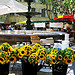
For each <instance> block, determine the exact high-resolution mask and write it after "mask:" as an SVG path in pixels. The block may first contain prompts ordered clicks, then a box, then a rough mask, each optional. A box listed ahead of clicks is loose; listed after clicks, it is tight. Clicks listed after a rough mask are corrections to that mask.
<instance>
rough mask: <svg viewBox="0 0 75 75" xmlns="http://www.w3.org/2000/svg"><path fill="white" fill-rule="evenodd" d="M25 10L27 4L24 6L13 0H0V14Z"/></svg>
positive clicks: (26, 9)
mask: <svg viewBox="0 0 75 75" xmlns="http://www.w3.org/2000/svg"><path fill="white" fill-rule="evenodd" d="M27 11H28V7H27V6H24V5H22V4H21V3H19V2H17V1H15V0H0V15H4V14H8V13H19V12H27Z"/></svg>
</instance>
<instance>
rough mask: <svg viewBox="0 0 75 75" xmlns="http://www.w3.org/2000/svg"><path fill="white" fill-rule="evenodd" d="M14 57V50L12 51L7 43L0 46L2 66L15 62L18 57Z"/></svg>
mask: <svg viewBox="0 0 75 75" xmlns="http://www.w3.org/2000/svg"><path fill="white" fill-rule="evenodd" d="M14 55H15V52H14V49H12V47H11V46H10V45H9V44H8V43H7V42H5V43H3V44H2V45H1V46H0V63H1V64H6V63H9V62H15V61H16V57H15V56H14Z"/></svg>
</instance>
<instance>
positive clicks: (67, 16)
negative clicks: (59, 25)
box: [53, 14, 75, 22]
mask: <svg viewBox="0 0 75 75" xmlns="http://www.w3.org/2000/svg"><path fill="white" fill-rule="evenodd" d="M53 20H57V21H60V20H63V21H73V22H75V19H74V14H71V15H62V16H57V17H55V18H54V19H53Z"/></svg>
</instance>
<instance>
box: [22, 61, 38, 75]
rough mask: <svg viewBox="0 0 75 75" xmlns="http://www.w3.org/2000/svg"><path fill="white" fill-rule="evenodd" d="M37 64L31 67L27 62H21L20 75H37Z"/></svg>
mask: <svg viewBox="0 0 75 75" xmlns="http://www.w3.org/2000/svg"><path fill="white" fill-rule="evenodd" d="M37 66H38V65H37V64H36V65H35V66H33V65H32V64H30V63H29V62H22V75H37Z"/></svg>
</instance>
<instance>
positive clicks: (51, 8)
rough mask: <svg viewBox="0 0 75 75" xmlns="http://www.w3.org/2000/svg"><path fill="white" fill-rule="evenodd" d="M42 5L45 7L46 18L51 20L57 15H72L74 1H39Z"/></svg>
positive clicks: (74, 6) (74, 8) (74, 5)
mask: <svg viewBox="0 0 75 75" xmlns="http://www.w3.org/2000/svg"><path fill="white" fill-rule="evenodd" d="M40 2H41V3H42V4H45V5H46V8H45V10H46V11H47V15H48V18H49V19H50V20H51V19H52V16H53V18H54V17H56V16H57V14H58V13H59V14H61V15H62V14H63V13H66V14H73V11H74V10H75V0H40Z"/></svg>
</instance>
